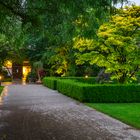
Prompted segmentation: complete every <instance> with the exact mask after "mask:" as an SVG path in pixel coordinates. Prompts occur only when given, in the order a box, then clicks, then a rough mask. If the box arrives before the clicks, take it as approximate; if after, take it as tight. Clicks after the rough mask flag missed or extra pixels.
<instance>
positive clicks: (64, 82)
mask: <svg viewBox="0 0 140 140" xmlns="http://www.w3.org/2000/svg"><path fill="white" fill-rule="evenodd" d="M48 79H49V80H50V79H51V80H50V81H48ZM44 80H45V79H44ZM47 82H48V84H47V86H48V87H50V88H52V89H57V90H58V91H59V92H61V93H63V94H65V95H67V96H70V97H72V98H75V99H77V100H79V101H82V102H90V103H92V102H94V103H131V102H133V103H134V102H140V85H138V84H126V85H121V84H86V83H82V82H81V83H80V82H79V81H78V80H77V79H74V78H73V79H61V78H60V79H59V78H47V81H46V83H47ZM50 83H52V85H53V86H50ZM54 87H55V88H54Z"/></svg>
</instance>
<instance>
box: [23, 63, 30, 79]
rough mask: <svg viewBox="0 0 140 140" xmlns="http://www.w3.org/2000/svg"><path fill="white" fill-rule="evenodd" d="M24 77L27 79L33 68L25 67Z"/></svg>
mask: <svg viewBox="0 0 140 140" xmlns="http://www.w3.org/2000/svg"><path fill="white" fill-rule="evenodd" d="M22 72H23V77H24V78H26V77H27V75H28V73H29V72H31V67H30V66H23V70H22Z"/></svg>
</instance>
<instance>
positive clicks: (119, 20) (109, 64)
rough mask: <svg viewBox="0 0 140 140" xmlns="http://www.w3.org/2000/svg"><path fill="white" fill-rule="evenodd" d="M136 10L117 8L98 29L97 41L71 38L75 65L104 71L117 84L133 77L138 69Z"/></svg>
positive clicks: (139, 24) (138, 18)
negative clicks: (74, 51) (114, 13)
mask: <svg viewBox="0 0 140 140" xmlns="http://www.w3.org/2000/svg"><path fill="white" fill-rule="evenodd" d="M139 11H140V7H139V6H132V7H126V8H125V9H121V10H120V11H119V12H118V14H116V15H114V16H112V17H111V18H110V20H109V22H105V23H104V24H103V25H101V26H100V28H99V30H98V32H97V39H96V40H95V39H90V38H84V37H77V38H75V40H74V41H75V45H74V48H76V49H78V50H79V52H78V53H77V54H76V56H77V61H76V62H77V64H83V63H85V62H89V63H90V64H91V65H93V64H96V65H98V66H99V67H103V68H105V72H106V73H111V78H112V79H117V80H118V81H119V82H120V83H125V82H129V79H135V78H136V72H137V71H138V70H139V68H140V44H139V40H140V38H139V36H140V12H139Z"/></svg>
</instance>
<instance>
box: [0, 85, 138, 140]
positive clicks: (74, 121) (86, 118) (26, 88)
mask: <svg viewBox="0 0 140 140" xmlns="http://www.w3.org/2000/svg"><path fill="white" fill-rule="evenodd" d="M0 140H140V131H139V130H135V129H134V128H132V127H130V126H128V125H126V124H123V123H121V122H119V121H117V120H115V119H112V118H111V117H108V116H106V115H104V114H102V113H100V112H97V111H96V110H93V109H91V108H89V107H87V106H85V105H84V104H82V103H79V102H78V101H75V100H73V99H71V98H69V97H66V96H64V95H62V94H60V93H58V92H57V91H54V90H51V89H48V88H46V87H44V86H42V85H33V84H30V85H26V84H24V85H21V84H11V85H6V87H5V89H4V92H3V96H2V97H1V98H0Z"/></svg>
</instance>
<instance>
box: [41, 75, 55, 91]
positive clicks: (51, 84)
mask: <svg viewBox="0 0 140 140" xmlns="http://www.w3.org/2000/svg"><path fill="white" fill-rule="evenodd" d="M56 81H57V78H55V77H45V78H43V80H42V82H43V85H44V86H47V87H48V88H51V89H54V90H56V84H57V82H56Z"/></svg>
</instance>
